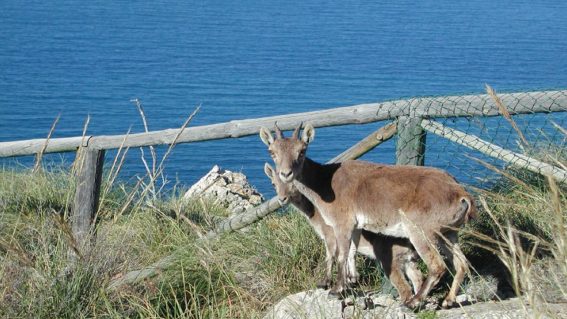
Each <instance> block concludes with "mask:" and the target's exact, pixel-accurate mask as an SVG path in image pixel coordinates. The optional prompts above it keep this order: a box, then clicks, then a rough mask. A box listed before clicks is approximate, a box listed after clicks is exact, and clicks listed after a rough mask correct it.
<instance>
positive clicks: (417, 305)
mask: <svg viewBox="0 0 567 319" xmlns="http://www.w3.org/2000/svg"><path fill="white" fill-rule="evenodd" d="M404 306H406V307H408V308H409V309H411V310H412V311H414V312H419V311H420V310H421V309H422V308H423V306H424V303H423V302H422V301H421V300H419V299H418V298H415V297H413V298H411V299H410V300H409V301H408V302H406V303H405V304H404Z"/></svg>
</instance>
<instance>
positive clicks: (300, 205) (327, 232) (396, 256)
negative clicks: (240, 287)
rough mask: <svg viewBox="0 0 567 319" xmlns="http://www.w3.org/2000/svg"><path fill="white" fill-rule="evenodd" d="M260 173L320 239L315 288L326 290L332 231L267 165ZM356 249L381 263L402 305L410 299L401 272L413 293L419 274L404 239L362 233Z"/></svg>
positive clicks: (352, 277) (332, 251) (333, 245)
mask: <svg viewBox="0 0 567 319" xmlns="http://www.w3.org/2000/svg"><path fill="white" fill-rule="evenodd" d="M264 172H265V173H266V175H267V176H268V177H269V178H270V180H271V181H272V184H273V186H274V188H275V189H276V193H277V195H278V199H279V200H280V203H282V204H286V203H288V202H289V203H291V204H292V205H294V206H295V207H296V208H297V209H298V210H300V211H301V212H303V214H304V215H305V216H306V217H307V220H308V221H309V223H310V224H311V225H312V226H313V228H314V229H315V231H316V233H317V234H318V235H319V237H321V239H323V242H324V243H325V250H326V258H325V261H326V272H325V277H324V278H323V280H321V281H320V282H319V283H318V287H325V288H327V287H328V286H330V283H331V275H332V267H333V259H334V258H335V257H336V247H337V246H336V239H335V233H334V230H333V228H332V227H331V226H329V225H327V224H326V223H325V221H324V220H323V218H322V216H321V213H320V212H319V210H318V209H317V208H316V207H315V206H313V204H312V203H311V202H310V201H309V200H308V199H307V198H306V197H305V196H303V195H302V194H301V193H300V192H299V191H298V190H297V189H296V188H295V187H294V186H293V184H292V183H287V184H285V183H282V181H281V179H280V178H279V176H278V175H277V174H275V171H274V169H273V168H272V167H271V166H270V165H269V164H265V166H264ZM357 250H358V252H360V253H361V254H363V255H365V256H366V257H369V258H372V259H376V260H378V261H379V262H380V263H381V265H382V268H383V269H384V272H385V274H386V275H387V276H388V278H389V279H390V281H391V282H392V284H393V285H394V287H396V289H397V290H398V293H399V295H400V299H401V300H402V302H407V301H408V300H409V299H410V298H411V297H412V290H411V287H410V285H409V283H408V282H407V280H406V278H405V276H404V272H405V273H406V274H407V277H408V278H409V279H410V281H411V283H412V286H413V289H414V292H417V291H418V289H419V288H420V287H421V284H422V283H423V275H422V274H421V271H420V270H419V269H418V267H417V262H416V261H417V254H416V252H415V250H414V249H413V246H412V245H411V244H410V243H409V241H408V240H407V239H402V238H394V237H390V236H384V235H380V234H375V233H372V232H369V231H366V230H362V232H361V237H360V241H359V243H358V247H357ZM353 252H355V251H354V250H353V249H351V252H350V253H349V256H348V261H347V264H348V268H349V269H348V276H349V279H350V280H351V281H355V280H356V279H357V277H358V274H357V272H356V266H355V261H354V259H355V258H354V253H353Z"/></svg>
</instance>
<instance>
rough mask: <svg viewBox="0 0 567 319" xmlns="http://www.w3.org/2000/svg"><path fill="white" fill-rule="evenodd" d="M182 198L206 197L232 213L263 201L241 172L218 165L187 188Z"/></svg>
mask: <svg viewBox="0 0 567 319" xmlns="http://www.w3.org/2000/svg"><path fill="white" fill-rule="evenodd" d="M183 197H184V198H186V199H189V198H198V197H202V198H207V199H209V200H212V201H213V202H214V203H215V204H217V205H220V206H223V207H226V208H227V209H228V210H229V211H230V212H231V213H232V214H237V213H242V212H244V211H246V210H248V209H250V208H252V207H254V206H256V205H258V204H260V203H262V202H263V201H264V197H263V196H262V194H260V193H259V192H258V191H257V190H256V189H255V188H254V187H253V186H252V185H250V183H248V180H247V178H246V175H244V174H242V173H236V172H232V171H229V170H224V169H221V168H220V167H219V166H218V165H215V166H213V168H212V169H211V170H210V171H209V172H208V173H207V174H206V175H205V176H203V177H202V178H201V179H199V181H197V183H195V184H194V185H193V186H191V187H190V188H189V190H188V191H187V192H186V193H185V194H184V195H183Z"/></svg>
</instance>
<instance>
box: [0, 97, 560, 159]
mask: <svg viewBox="0 0 567 319" xmlns="http://www.w3.org/2000/svg"><path fill="white" fill-rule="evenodd" d="M499 97H500V98H501V99H502V101H503V102H504V103H505V104H506V105H507V106H508V109H509V112H510V114H511V115H514V114H526V113H537V112H560V111H567V90H564V91H543V92H527V93H511V94H499ZM499 115H500V113H499V110H498V107H496V106H495V104H494V101H493V100H492V99H491V98H490V96H488V95H487V94H481V95H465V96H443V97H428V98H415V99H408V100H397V101H389V102H383V103H370V104H360V105H354V106H347V107H338V108H332V109H326V110H321V111H312V112H304V113H295V114H288V115H278V116H270V117H263V118H257V119H247V120H235V121H230V122H226V123H219V124H212V125H204V126H196V127H190V128H187V129H185V130H184V131H183V133H182V134H181V135H180V136H179V139H178V140H177V143H189V142H196V141H206V140H215V139H224V138H232V137H242V136H248V135H253V134H257V133H258V132H259V130H260V127H261V126H267V127H271V126H272V125H273V124H274V122H276V121H277V122H278V125H279V126H280V127H281V128H282V129H283V130H289V129H293V128H295V127H297V125H298V124H299V123H300V122H310V123H311V124H313V126H315V127H325V126H336V125H347V124H363V123H371V122H377V121H383V120H388V119H395V118H398V117H400V116H412V117H413V116H415V117H454V116H499ZM178 133H179V129H167V130H162V131H153V132H148V133H139V134H131V135H129V136H128V137H127V138H126V139H125V136H124V135H112V136H93V137H90V138H87V139H86V141H87V143H88V146H89V147H90V148H92V149H116V148H119V147H120V145H122V144H123V142H124V140H126V141H125V142H124V144H123V146H124V147H141V146H149V145H162V144H171V143H172V142H173V140H174V139H175V136H176V135H177V134H178ZM82 140H83V137H72V138H65V139H51V140H50V141H49V144H48V145H47V147H46V149H45V151H44V153H54V152H65V151H75V150H76V149H77V148H78V147H79V146H81V141H82ZM44 145H45V139H36V140H26V141H16V142H2V143H0V157H8V156H21V155H31V154H35V153H38V152H40V151H41V149H42V148H43V146H44Z"/></svg>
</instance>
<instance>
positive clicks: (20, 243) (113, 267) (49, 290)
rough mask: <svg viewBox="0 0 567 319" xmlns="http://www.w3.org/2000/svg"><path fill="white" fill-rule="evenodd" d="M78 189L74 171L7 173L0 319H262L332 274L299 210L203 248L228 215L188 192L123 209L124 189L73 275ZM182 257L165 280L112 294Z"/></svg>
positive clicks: (1, 180) (1, 215) (107, 205)
mask: <svg viewBox="0 0 567 319" xmlns="http://www.w3.org/2000/svg"><path fill="white" fill-rule="evenodd" d="M72 184H73V183H72V178H71V176H70V174H69V173H67V172H65V171H54V172H42V173H36V174H33V173H31V172H29V171H18V172H15V171H7V170H4V171H2V172H0V317H10V318H25V317H34V318H55V317H57V318H87V317H88V318H91V317H102V318H107V317H108V318H123V317H128V318H147V317H164V318H253V317H260V316H261V314H262V313H263V311H265V309H266V307H268V306H270V305H272V304H273V303H275V302H276V301H278V300H279V299H281V298H282V297H284V296H286V295H288V294H291V293H294V292H297V291H301V290H306V289H310V288H312V287H314V286H315V281H316V278H318V276H320V275H321V274H322V271H323V269H322V267H321V264H322V260H323V258H324V249H323V246H322V245H321V243H320V239H318V238H317V237H316V236H315V234H314V232H313V231H312V229H311V227H310V226H309V225H308V223H307V222H306V220H305V219H304V218H303V217H302V216H300V214H298V213H296V212H290V211H282V212H280V213H278V214H273V215H272V216H271V217H268V218H266V219H265V220H264V221H262V222H260V223H257V224H255V225H252V226H250V227H248V228H247V229H245V230H243V231H241V232H235V233H231V234H225V235H222V236H220V237H219V238H217V239H214V240H211V241H208V242H207V241H199V240H198V237H199V234H202V233H205V232H206V231H207V230H208V229H210V227H211V225H213V224H214V222H215V221H218V220H221V219H223V218H225V217H226V216H227V215H228V213H227V212H226V211H225V210H224V209H222V208H220V207H215V206H214V205H212V204H209V203H206V202H201V201H193V202H187V201H185V200H182V199H181V196H180V194H181V193H182V191H181V190H179V191H172V193H171V194H165V195H168V196H165V195H164V196H161V197H162V198H161V199H159V200H157V201H153V202H151V204H150V203H145V204H138V205H135V204H132V205H130V206H129V207H127V208H126V209H123V207H124V203H125V202H126V201H127V198H128V196H129V194H130V193H129V192H128V191H127V189H128V188H127V187H124V186H115V187H113V189H112V191H111V192H110V193H109V195H108V196H106V197H105V199H104V201H103V202H102V203H101V208H100V212H99V218H98V227H97V237H96V244H95V246H94V247H93V248H92V250H91V252H90V254H88V255H85V256H83V258H82V259H80V260H78V261H77V262H76V264H75V266H74V267H72V268H70V265H71V263H70V261H69V251H70V249H71V248H72V247H73V239H72V235H70V234H71V232H70V226H69V223H68V213H69V211H70V208H69V207H70V203H71V202H72V195H73V185H72ZM130 189H131V188H130ZM138 193H139V192H138ZM135 202H143V201H139V198H136V200H134V201H133V203H135ZM174 251H176V252H177V253H178V258H177V260H176V262H175V263H174V264H173V265H172V266H171V267H169V268H168V269H167V270H165V271H163V272H161V273H160V274H159V275H158V276H156V277H154V278H152V279H150V280H146V281H143V282H142V283H139V284H136V285H132V286H125V287H121V288H119V289H118V290H114V291H112V290H109V289H108V288H107V287H108V285H109V283H110V282H111V280H112V279H113V278H117V277H120V276H121V275H123V274H125V273H127V272H128V271H131V270H137V269H140V268H143V267H144V266H147V265H150V264H152V263H153V262H156V261H157V260H159V259H160V258H163V257H165V256H168V255H169V254H171V253H172V252H174Z"/></svg>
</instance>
